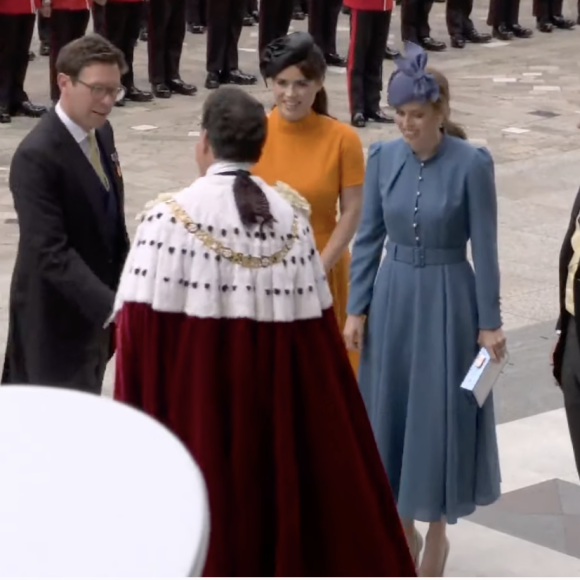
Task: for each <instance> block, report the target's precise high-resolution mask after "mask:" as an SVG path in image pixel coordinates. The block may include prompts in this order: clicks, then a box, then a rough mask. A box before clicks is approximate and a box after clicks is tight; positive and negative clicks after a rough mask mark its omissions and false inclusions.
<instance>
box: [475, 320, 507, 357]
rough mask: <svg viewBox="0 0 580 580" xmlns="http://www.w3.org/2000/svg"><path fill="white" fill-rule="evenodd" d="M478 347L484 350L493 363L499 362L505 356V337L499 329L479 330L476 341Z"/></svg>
mask: <svg viewBox="0 0 580 580" xmlns="http://www.w3.org/2000/svg"><path fill="white" fill-rule="evenodd" d="M477 342H478V343H479V346H481V347H483V348H485V350H487V352H488V353H489V356H490V357H491V359H492V360H494V361H496V362H497V361H500V360H501V359H503V357H504V356H505V354H506V349H505V343H506V339H505V335H504V333H503V330H502V329H501V328H498V329H497V330H480V331H479V337H478V339H477Z"/></svg>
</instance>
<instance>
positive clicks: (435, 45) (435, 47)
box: [419, 36, 447, 52]
mask: <svg viewBox="0 0 580 580" xmlns="http://www.w3.org/2000/svg"><path fill="white" fill-rule="evenodd" d="M419 44H420V45H421V46H422V47H423V48H424V49H425V50H430V51H432V52H441V51H443V50H445V49H446V48H447V45H446V44H445V43H444V42H441V41H440V40H435V39H434V38H431V37H430V36H425V37H424V38H421V39H420V40H419Z"/></svg>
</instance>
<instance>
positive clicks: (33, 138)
mask: <svg viewBox="0 0 580 580" xmlns="http://www.w3.org/2000/svg"><path fill="white" fill-rule="evenodd" d="M56 66H57V70H58V83H59V88H60V93H61V98H60V100H59V102H58V103H57V105H56V106H55V108H54V109H52V110H51V111H49V112H48V113H47V114H46V115H44V116H43V118H42V119H41V120H40V122H39V123H38V124H37V125H36V126H35V127H34V129H32V131H31V132H30V133H29V134H28V135H27V136H26V137H25V138H24V140H23V141H22V143H21V144H20V145H19V146H18V148H17V149H16V152H15V153H14V157H13V158H12V163H11V166H10V191H11V192H12V196H13V199H14V207H15V209H16V214H17V216H18V228H19V232H20V237H19V241H18V252H17V255H16V263H15V265H14V272H13V274H12V283H11V287H10V302H9V328H8V343H7V346H6V357H5V360H4V371H3V375H2V383H9V384H32V385H46V386H54V387H64V388H70V389H77V390H82V391H85V392H89V393H94V394H100V393H101V387H102V382H103V376H104V374H105V369H106V366H107V362H108V360H109V358H110V357H111V356H112V354H113V349H114V343H113V340H112V339H113V335H112V329H111V328H105V323H106V321H107V318H108V317H109V316H110V314H111V312H112V310H113V303H114V298H115V291H116V289H117V284H118V282H119V278H120V275H121V271H122V268H123V263H124V261H125V258H126V256H127V251H128V249H129V237H128V235H127V230H126V227H125V213H124V201H123V200H124V192H123V177H122V173H121V168H120V163H119V156H118V154H117V151H116V148H115V139H114V135H113V129H112V128H111V125H110V124H109V123H108V121H107V117H108V115H109V113H110V112H111V109H112V108H113V103H114V102H115V99H116V98H118V96H119V94H120V92H121V91H122V86H121V73H122V71H123V69H124V68H125V62H124V59H123V55H122V53H121V52H120V51H119V50H118V49H117V48H115V47H114V46H113V45H112V44H111V43H110V42H109V41H107V40H105V39H104V38H102V37H101V36H99V35H88V36H84V37H83V38H79V39H78V40H76V41H73V42H72V43H70V44H68V45H67V46H65V47H64V48H63V49H62V50H61V52H60V55H59V58H58V61H57V64H56Z"/></svg>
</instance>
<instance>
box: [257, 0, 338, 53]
mask: <svg viewBox="0 0 580 580" xmlns="http://www.w3.org/2000/svg"><path fill="white" fill-rule="evenodd" d="M266 1H267V0H266ZM341 9H342V0H310V2H309V4H308V32H310V34H311V35H312V38H314V41H315V42H316V44H317V45H318V46H319V47H320V49H321V50H322V52H323V53H324V54H336V52H337V51H336V27H337V26H338V18H339V16H340V10H341Z"/></svg>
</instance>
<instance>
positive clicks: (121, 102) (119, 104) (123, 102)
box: [115, 95, 127, 107]
mask: <svg viewBox="0 0 580 580" xmlns="http://www.w3.org/2000/svg"><path fill="white" fill-rule="evenodd" d="M126 104H127V96H126V95H125V96H124V97H123V98H121V99H117V100H116V101H115V107H124V106H125V105H126Z"/></svg>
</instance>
